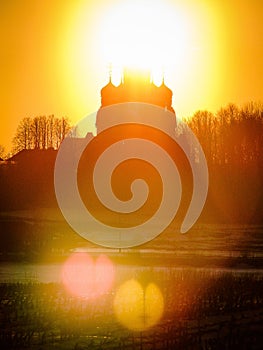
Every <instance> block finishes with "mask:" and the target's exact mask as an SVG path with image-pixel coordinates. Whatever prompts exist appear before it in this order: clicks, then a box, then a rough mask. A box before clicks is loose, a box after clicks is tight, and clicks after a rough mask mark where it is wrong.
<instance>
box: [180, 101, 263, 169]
mask: <svg viewBox="0 0 263 350" xmlns="http://www.w3.org/2000/svg"><path fill="white" fill-rule="evenodd" d="M184 121H185V122H186V123H187V124H188V125H189V126H190V128H191V129H192V130H193V132H194V133H195V135H196V136H197V137H198V139H199V141H200V143H201V145H202V148H203V149H204V151H205V155H206V159H207V162H208V163H209V165H222V166H224V165H227V164H229V165H231V166H232V165H239V166H247V165H251V164H255V163H261V164H262V160H263V154H262V145H263V103H261V102H250V103H247V104H245V105H244V106H242V107H240V108H239V107H238V106H236V105H235V104H229V105H227V106H226V107H222V108H221V109H220V110H219V111H218V112H217V113H215V114H213V113H211V112H209V111H206V110H204V111H197V112H196V113H195V114H194V115H193V116H192V117H190V118H185V119H184Z"/></svg>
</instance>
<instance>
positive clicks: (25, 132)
mask: <svg viewBox="0 0 263 350" xmlns="http://www.w3.org/2000/svg"><path fill="white" fill-rule="evenodd" d="M70 128H71V125H70V122H69V120H68V118H65V117H62V118H57V117H55V116H54V115H49V116H39V117H33V118H30V117H26V118H23V119H22V120H21V121H20V123H19V124H18V127H17V130H16V133H15V136H14V138H13V142H12V143H13V153H17V152H19V151H21V150H23V149H48V148H54V149H58V147H59V145H60V144H61V142H62V141H63V139H64V138H65V136H66V134H67V133H68V132H69V130H70Z"/></svg>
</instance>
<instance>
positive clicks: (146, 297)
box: [113, 279, 164, 331]
mask: <svg viewBox="0 0 263 350" xmlns="http://www.w3.org/2000/svg"><path fill="white" fill-rule="evenodd" d="M113 305H114V313H115V315H116V317H117V319H118V321H119V322H120V323H121V324H122V325H123V326H125V327H126V328H128V329H130V330H133V331H145V330H146V329H148V328H150V327H153V326H154V325H156V324H157V323H158V322H159V320H160V319H161V317H162V315H163V310H164V300H163V295H162V293H161V291H160V289H159V288H158V286H157V285H156V284H155V283H149V284H148V285H147V286H146V287H145V288H143V287H142V285H141V284H140V283H139V282H138V281H136V280H135V279H131V280H128V281H126V282H125V283H124V284H122V285H121V286H120V287H119V288H118V290H117V291H116V295H115V298H114V304H113Z"/></svg>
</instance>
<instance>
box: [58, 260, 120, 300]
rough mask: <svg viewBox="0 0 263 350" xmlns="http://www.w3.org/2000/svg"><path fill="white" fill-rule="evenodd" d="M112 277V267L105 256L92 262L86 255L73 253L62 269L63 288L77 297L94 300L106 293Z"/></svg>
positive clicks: (110, 285)
mask: <svg viewBox="0 0 263 350" xmlns="http://www.w3.org/2000/svg"><path fill="white" fill-rule="evenodd" d="M114 277H115V269H114V265H113V263H112V262H111V260H110V259H109V258H108V257H107V256H105V255H100V256H99V257H98V258H97V260H94V259H93V258H92V257H91V256H90V255H89V254H87V253H73V254H72V255H71V256H70V257H69V258H68V259H67V261H66V262H65V264H64V266H63V268H62V282H63V284H64V286H65V287H66V289H67V290H68V292H70V293H71V294H73V295H75V296H78V297H84V298H96V297H98V296H100V295H102V294H105V293H107V292H108V291H109V290H110V289H111V287H112V284H113V281H114Z"/></svg>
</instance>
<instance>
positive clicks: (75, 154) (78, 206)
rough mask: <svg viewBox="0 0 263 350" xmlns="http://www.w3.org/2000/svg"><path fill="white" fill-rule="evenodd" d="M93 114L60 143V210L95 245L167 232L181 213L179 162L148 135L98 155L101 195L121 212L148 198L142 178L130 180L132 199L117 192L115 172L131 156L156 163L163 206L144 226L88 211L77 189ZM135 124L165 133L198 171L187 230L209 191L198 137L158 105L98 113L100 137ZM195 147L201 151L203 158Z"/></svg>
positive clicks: (129, 243)
mask: <svg viewBox="0 0 263 350" xmlns="http://www.w3.org/2000/svg"><path fill="white" fill-rule="evenodd" d="M92 118H93V119H94V114H93V115H92V116H91V118H89V117H87V118H85V119H84V120H82V121H81V122H80V123H78V125H77V126H76V127H75V128H74V129H73V130H72V131H71V133H70V134H69V136H68V137H67V138H66V139H65V140H64V141H63V142H62V144H61V146H60V149H59V152H58V156H57V159H56V164H55V191H56V196H57V200H58V204H59V206H60V209H61V211H62V213H63V215H64V217H65V218H66V220H67V221H68V223H69V224H70V225H71V226H72V228H73V229H74V230H75V231H76V232H78V233H79V234H80V235H81V236H82V237H84V238H86V239H88V240H90V241H92V242H94V243H96V244H99V245H102V246H106V247H113V248H124V247H134V246H137V245H140V244H143V243H146V242H148V241H150V240H152V239H154V238H155V237H156V236H158V235H159V234H160V233H161V232H163V231H164V230H165V229H166V228H167V227H168V226H169V224H170V223H171V222H172V220H173V219H174V217H175V215H176V213H177V210H178V207H179V205H180V200H181V194H182V183H181V179H180V174H179V171H178V168H177V165H176V164H175V162H174V160H173V159H172V158H171V157H170V155H169V154H168V153H167V152H166V151H165V150H164V149H163V148H162V147H160V146H159V145H158V144H156V143H154V142H152V141H151V140H149V139H146V138H144V137H143V135H141V137H140V138H126V139H123V140H122V141H118V142H114V143H113V144H111V145H109V146H108V147H107V148H106V149H105V150H103V152H102V154H101V155H100V156H99V158H98V159H97V162H96V164H95V168H94V172H93V185H94V188H95V192H96V195H97V197H98V198H99V200H100V201H101V203H102V204H103V205H104V206H105V207H106V208H108V209H110V210H111V211H113V212H118V213H130V212H136V211H137V210H139V209H140V208H141V207H142V205H143V204H144V203H145V201H146V199H147V196H148V186H147V184H146V183H145V182H144V181H143V180H142V179H136V180H135V181H134V182H133V183H132V184H131V192H132V198H131V199H130V200H128V201H121V200H119V199H118V198H116V196H115V194H114V193H113V191H112V188H111V177H112V174H113V171H114V169H115V168H116V167H117V166H118V165H119V164H120V163H122V162H124V161H125V160H128V159H139V160H143V161H146V162H148V163H149V164H151V165H152V166H153V167H154V168H155V169H156V170H157V171H158V173H159V174H160V176H161V179H162V182H163V193H162V198H161V202H160V205H159V208H158V209H157V210H156V212H155V213H154V214H153V215H152V217H150V218H149V219H148V220H147V221H145V222H143V223H142V224H140V225H137V226H133V227H125V228H122V227H113V226H110V225H106V224H104V223H102V222H101V221H99V220H97V219H96V218H95V217H94V216H93V215H92V214H91V213H90V212H89V210H87V207H86V206H85V204H84V203H83V201H82V199H81V196H80V193H79V188H78V171H77V170H78V165H79V162H80V159H81V156H82V154H83V152H84V151H85V149H86V148H87V147H89V144H90V143H91V141H92V140H94V137H93V135H92V134H91V133H89V130H90V119H92ZM130 124H132V125H143V126H148V127H151V128H154V129H155V130H158V131H160V132H161V133H165V134H166V136H169V138H171V139H172V140H173V142H175V143H176V144H178V145H179V147H180V149H181V150H182V151H183V152H184V154H185V156H186V157H187V160H188V162H189V164H190V167H191V170H192V175H193V194H192V198H191V202H190V205H189V208H188V211H187V213H186V215H185V218H184V220H183V222H182V225H181V232H182V233H184V232H187V231H188V230H189V229H190V228H191V227H192V225H193V224H194V223H195V221H196V220H197V219H198V217H199V215H200V213H201V211H202V208H203V206H204V203H205V199H206V196H207V189H208V170H207V164H206V160H205V156H204V153H203V151H202V148H201V146H200V144H199V142H198V140H197V138H196V137H195V135H194V134H193V132H192V131H191V130H190V129H189V128H188V127H187V125H185V124H184V125H183V129H184V133H183V136H182V135H181V134H180V132H179V130H178V129H177V127H176V123H175V115H174V114H173V113H171V112H169V111H166V110H165V109H162V108H160V107H157V106H154V105H149V104H145V103H122V104H117V105H112V106H109V107H106V108H102V109H100V110H99V112H98V113H97V114H96V126H97V131H98V137H99V136H101V135H103V132H104V131H107V130H111V128H115V127H120V126H123V125H130ZM181 127H182V125H181ZM131 128H132V126H131ZM95 138H96V137H95ZM191 149H198V160H196V159H195V157H194V156H193V155H192V152H191ZM90 202H92V198H91V199H90ZM116 226H117V223H116Z"/></svg>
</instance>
